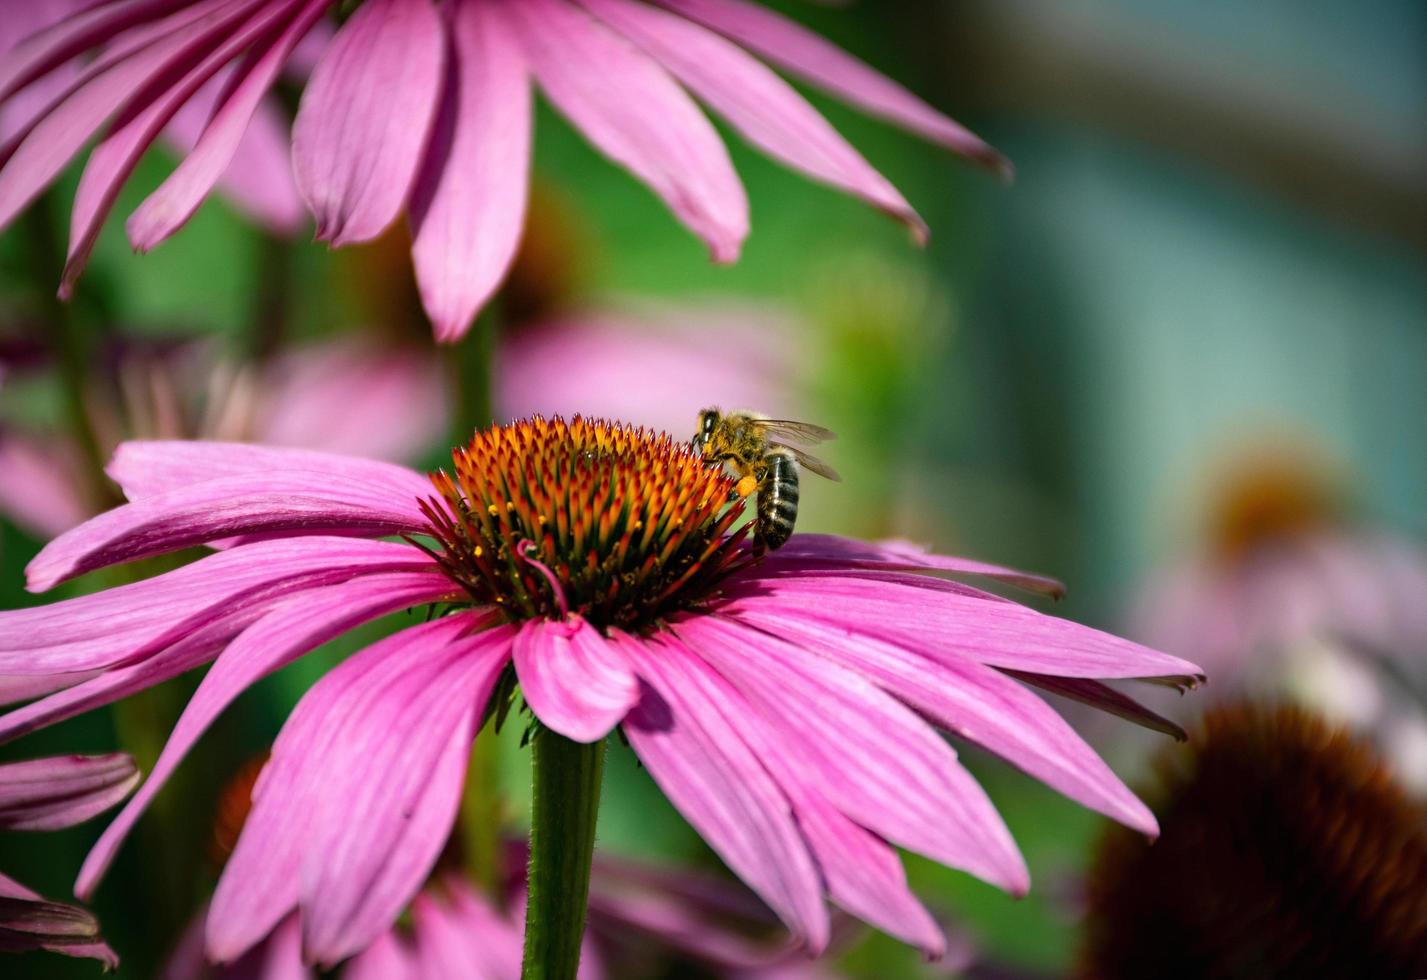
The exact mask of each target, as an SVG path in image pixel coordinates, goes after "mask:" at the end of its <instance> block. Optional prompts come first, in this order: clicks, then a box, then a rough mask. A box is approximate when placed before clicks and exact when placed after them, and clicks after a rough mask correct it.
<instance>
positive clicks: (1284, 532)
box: [1210, 451, 1342, 561]
mask: <svg viewBox="0 0 1427 980" xmlns="http://www.w3.org/2000/svg"><path fill="white" fill-rule="evenodd" d="M1341 510H1342V500H1341V497H1340V494H1339V492H1338V490H1337V488H1336V487H1334V486H1333V485H1332V484H1331V479H1330V478H1329V476H1328V475H1327V474H1325V473H1323V472H1320V470H1319V468H1316V467H1314V466H1313V465H1312V464H1311V463H1310V462H1309V461H1308V460H1304V459H1298V458H1296V457H1292V456H1290V455H1288V454H1287V453H1286V452H1277V453H1275V452H1272V451H1270V452H1268V453H1266V454H1264V455H1262V456H1261V457H1260V458H1259V459H1257V460H1255V461H1254V462H1253V463H1252V464H1251V465H1244V466H1241V467H1240V468H1239V469H1238V471H1237V472H1235V473H1232V474H1231V475H1230V477H1229V478H1228V480H1227V481H1226V482H1225V484H1224V487H1223V490H1222V491H1221V493H1220V495H1219V499H1218V501H1217V502H1216V504H1215V507H1214V511H1213V513H1212V515H1211V522H1212V523H1211V529H1210V533H1211V536H1212V540H1213V542H1214V545H1215V549H1216V551H1217V552H1218V554H1219V555H1220V556H1221V557H1223V558H1225V559H1226V560H1230V561H1232V560H1237V559H1239V558H1242V557H1244V556H1245V555H1247V554H1249V553H1251V552H1253V551H1254V550H1255V549H1257V548H1259V547H1261V546H1264V545H1269V544H1273V543H1275V542H1280V541H1286V540H1290V539H1293V538H1296V537H1298V536H1300V535H1303V534H1307V533H1311V532H1313V531H1317V530H1321V529H1323V528H1326V527H1331V526H1332V525H1333V524H1335V523H1336V522H1337V519H1338V517H1339V515H1340V512H1341Z"/></svg>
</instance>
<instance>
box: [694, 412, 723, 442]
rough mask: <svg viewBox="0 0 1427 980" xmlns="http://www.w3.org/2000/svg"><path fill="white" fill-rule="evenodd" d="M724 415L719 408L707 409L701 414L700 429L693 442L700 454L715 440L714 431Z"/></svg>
mask: <svg viewBox="0 0 1427 980" xmlns="http://www.w3.org/2000/svg"><path fill="white" fill-rule="evenodd" d="M722 415H723V413H722V412H720V411H719V410H718V409H717V408H706V409H704V410H703V411H702V412H700V413H699V428H698V431H697V432H695V433H694V442H693V445H694V448H695V449H697V450H698V451H699V452H703V449H704V447H705V446H707V445H708V444H709V440H710V439H712V438H713V434H714V429H715V428H717V427H718V420H719V419H720V418H721V417H722Z"/></svg>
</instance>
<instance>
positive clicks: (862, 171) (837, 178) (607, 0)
mask: <svg viewBox="0 0 1427 980" xmlns="http://www.w3.org/2000/svg"><path fill="white" fill-rule="evenodd" d="M580 2H581V3H582V4H583V5H584V6H585V7H586V8H588V9H589V10H590V11H591V12H593V13H594V14H595V15H597V16H598V17H599V18H600V19H602V20H603V21H605V23H607V24H609V25H611V26H612V27H614V28H616V29H617V30H618V31H619V32H620V33H622V34H624V35H625V36H626V37H628V38H629V39H630V40H632V41H634V42H635V43H636V44H638V45H639V46H640V47H641V48H643V49H644V50H645V51H646V52H648V53H649V55H651V56H652V57H653V58H654V59H655V60H657V61H658V62H659V63H660V64H661V65H663V66H664V67H665V68H666V69H668V71H669V72H670V74H672V75H673V76H674V77H675V78H677V79H678V80H679V81H681V82H683V83H684V84H685V85H686V86H688V88H689V90H690V91H691V92H693V93H694V94H695V95H696V96H698V97H699V98H700V99H702V100H703V101H704V102H706V103H707V104H708V105H710V106H711V107H712V108H713V110H714V111H715V112H717V113H718V114H719V115H721V116H723V117H724V118H725V119H727V120H728V121H729V122H730V123H732V124H733V126H734V127H735V128H736V129H737V130H738V131H739V132H740V133H742V134H743V135H744V136H745V137H746V138H747V139H748V140H749V141H750V142H752V143H753V144H754V145H756V146H757V147H759V148H760V149H762V150H763V151H764V152H765V153H767V154H769V155H770V156H772V157H774V158H775V159H777V160H780V161H782V162H783V163H785V164H787V165H788V166H790V167H793V168H794V169H797V170H801V171H803V172H804V173H807V174H808V175H810V176H812V177H814V178H816V179H818V180H822V181H824V182H826V183H828V184H831V185H832V186H834V187H836V188H838V189H839V190H842V191H845V192H846V193H849V194H853V195H855V196H857V197H860V198H862V199H863V200H865V201H867V202H868V203H870V204H871V205H873V206H874V207H876V208H879V209H881V210H883V211H886V212H887V213H888V214H890V215H892V216H893V217H895V218H897V219H898V220H900V221H903V222H905V223H906V224H907V226H908V227H910V228H911V229H912V233H913V235H915V236H916V238H917V239H918V240H919V241H925V240H926V236H927V229H926V224H925V223H924V222H923V221H922V220H921V218H919V217H918V216H917V213H916V212H915V211H913V210H912V207H911V205H909V204H908V203H907V202H906V200H905V199H904V198H903V197H902V195H901V194H899V193H898V192H897V189H896V188H895V187H893V186H892V185H891V184H890V183H889V182H888V181H887V179H886V178H885V177H883V176H882V175H881V174H879V173H878V172H877V171H876V170H874V169H873V168H872V166H871V165H870V164H868V162H867V161H866V160H864V159H863V158H862V155H861V154H860V153H858V152H857V151H856V150H855V149H853V148H852V146H851V145H850V144H849V143H848V142H847V141H846V140H844V139H843V138H842V137H841V136H839V135H838V133H837V130H835V129H833V128H832V126H831V125H830V124H829V123H828V121H827V120H826V119H824V118H823V117H822V116H821V115H820V114H819V113H818V111H817V110H816V109H814V108H813V107H812V106H811V105H809V104H808V103H807V101H806V100H805V99H804V98H803V97H802V96H800V95H799V94H798V93H797V92H795V91H794V90H793V88H792V87H791V86H790V85H788V84H787V83H786V82H784V81H783V80H782V79H781V78H779V77H778V76H777V75H776V74H775V73H774V72H773V71H771V70H770V69H768V68H767V67H765V66H764V65H763V64H762V62H760V61H758V60H757V59H755V58H753V57H751V56H749V55H748V54H746V53H745V52H744V51H743V50H742V49H740V48H739V47H738V46H737V45H735V44H732V43H731V42H729V41H726V40H725V39H724V38H722V37H720V36H719V35H718V34H715V33H713V32H712V31H709V30H707V29H705V28H703V27H700V26H698V25H697V24H695V23H694V22H692V21H690V20H686V19H684V18H683V17H679V16H677V15H675V14H671V13H667V12H665V11H662V10H659V9H657V8H655V7H651V6H649V5H648V4H645V3H639V2H634V0H580Z"/></svg>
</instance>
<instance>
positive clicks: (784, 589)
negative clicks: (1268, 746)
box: [729, 575, 1200, 677]
mask: <svg viewBox="0 0 1427 980" xmlns="http://www.w3.org/2000/svg"><path fill="white" fill-rule="evenodd" d="M729 591H730V595H736V596H738V598H737V601H736V603H735V605H734V607H733V608H735V609H741V608H745V607H746V608H753V607H755V606H757V605H759V604H764V606H765V607H766V608H767V609H768V610H769V611H770V612H773V613H776V612H778V611H779V610H783V609H797V610H798V611H799V612H800V613H802V614H804V615H807V616H812V617H815V618H817V619H821V620H823V621H826V622H829V623H832V624H835V625H837V624H840V625H844V626H846V627H847V628H849V629H854V630H856V631H858V632H861V633H865V634H867V635H869V636H876V637H879V638H881V639H885V640H888V641H889V642H892V643H899V644H902V645H905V646H907V647H909V648H911V649H913V650H915V651H916V652H918V653H920V654H921V655H922V656H924V657H927V658H928V659H930V660H935V661H938V662H950V663H954V662H956V661H957V660H958V659H960V660H967V659H969V660H974V661H976V662H979V663H984V664H988V665H989V666H992V667H1001V668H1007V669H1012V670H1025V671H1029V672H1032V673H1038V674H1058V675H1061V676H1064V677H1156V676H1182V675H1195V674H1198V673H1199V672H1200V671H1199V668H1198V667H1196V666H1195V665H1194V664H1191V663H1189V662H1188V661H1185V660H1180V659H1179V658H1178V657H1171V656H1169V655H1168V654H1165V653H1160V652H1159V651H1158V650H1151V649H1150V648H1148V647H1143V646H1140V645H1139V644H1137V643H1131V642H1130V641H1128V640H1122V639H1120V638H1119V637H1117V636H1112V635H1110V634H1109V633H1102V632H1101V631H1099V630H1095V629H1091V628H1090V627H1088V626H1081V625H1080V624H1079V623H1072V622H1070V621H1069V620H1064V619H1058V618H1056V617H1055V616H1047V615H1045V614H1044V613H1039V612H1036V611H1035V610H1034V609H1028V608H1026V607H1025V606H1022V605H1018V604H1017V603H1014V602H1004V601H990V600H988V599H983V598H977V597H975V596H966V595H961V594H958V593H956V592H951V591H941V590H931V589H924V588H919V587H916V586H913V585H908V584H904V583H900V582H894V581H883V580H859V579H856V578H851V577H846V578H844V577H834V576H823V577H812V576H798V575H790V576H787V577H778V578H771V577H770V578H759V579H757V580H756V582H755V583H754V584H753V585H752V586H751V588H750V589H749V590H748V591H750V592H753V591H756V593H757V594H756V595H754V594H745V590H744V589H743V588H742V587H738V588H731V589H730V590H729Z"/></svg>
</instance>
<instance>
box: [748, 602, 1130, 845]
mask: <svg viewBox="0 0 1427 980" xmlns="http://www.w3.org/2000/svg"><path fill="white" fill-rule="evenodd" d="M739 619H740V620H743V621H745V622H748V623H750V624H752V625H755V626H758V627H760V628H762V629H763V630H765V631H767V632H770V633H773V634H774V635H777V636H783V637H786V638H788V639H790V640H797V641H800V643H801V645H802V646H804V647H805V648H806V649H808V650H812V651H814V652H816V653H818V654H820V655H824V656H827V657H829V658H831V659H832V660H834V661H836V662H837V663H840V664H842V665H843V666H845V667H847V668H849V669H851V670H854V671H857V672H858V673H860V674H863V675H865V676H866V677H868V678H869V679H871V680H872V681H873V682H874V683H876V684H877V685H879V686H880V687H882V688H883V689H885V690H886V691H888V692H889V693H891V694H893V695H895V696H896V697H898V698H900V699H901V700H903V701H905V702H906V703H908V704H909V705H911V706H912V707H913V708H915V709H917V711H919V712H920V713H921V714H923V715H924V716H926V717H927V718H930V719H931V720H932V721H934V722H936V723H937V724H938V725H941V726H942V727H944V728H946V729H948V730H950V731H952V732H955V733H956V734H958V735H961V736H962V737H963V738H966V739H969V740H970V741H972V742H975V743H976V744H977V745H980V746H981V747H982V748H984V749H987V750H989V751H991V752H994V753H995V754H997V755H999V756H1001V757H1002V758H1003V759H1005V760H1006V761H1007V762H1010V763H1011V764H1012V765H1015V766H1018V767H1019V768H1021V769H1023V770H1025V771H1026V772H1027V773H1029V774H1030V775H1032V776H1034V777H1035V778H1036V779H1039V780H1040V781H1041V782H1043V783H1045V784H1046V785H1048V786H1050V787H1051V788H1053V789H1056V790H1058V791H1060V792H1062V793H1064V794H1065V795H1066V796H1068V797H1070V798H1071V799H1073V800H1076V801H1078V802H1080V803H1083V804H1085V805H1086V806H1088V807H1090V808H1092V809H1094V810H1098V811H1099V812H1101V813H1104V814H1106V815H1107V816H1110V817H1113V818H1114V819H1116V820H1119V821H1120V822H1121V823H1124V824H1126V825H1128V826H1131V827H1134V828H1135V829H1137V830H1140V831H1142V832H1144V833H1146V834H1148V835H1150V836H1154V835H1155V834H1156V833H1157V832H1158V826H1157V824H1156V823H1155V819H1154V815H1153V814H1151V813H1150V811H1149V809H1148V808H1147V807H1146V806H1145V805H1144V804H1143V803H1141V802H1140V801H1139V800H1138V799H1137V798H1136V797H1135V795H1134V794H1133V793H1131V792H1130V791H1129V789H1128V788H1127V787H1126V786H1125V785H1124V783H1122V782H1121V781H1120V780H1119V779H1118V778H1117V777H1116V776H1115V774H1114V773H1113V772H1111V771H1110V768H1109V766H1107V765H1105V763H1104V761H1103V760H1102V759H1101V758H1100V757H1099V756H1098V755H1096V754H1095V751H1094V750H1093V749H1092V748H1090V746H1089V745H1087V744H1085V741H1084V740H1083V739H1082V738H1081V737H1080V736H1079V735H1077V734H1076V732H1075V730H1074V729H1073V728H1071V727H1070V726H1069V725H1068V724H1066V722H1065V720H1064V719H1063V718H1061V717H1060V715H1058V714H1056V712H1055V711H1054V710H1052V709H1051V708H1050V706H1049V705H1047V704H1046V703H1045V702H1043V701H1042V700H1041V699H1040V698H1038V697H1036V696H1035V695H1034V694H1032V693H1031V692H1029V691H1027V690H1026V689H1025V688H1024V687H1022V686H1021V685H1020V684H1018V683H1016V682H1015V681H1013V680H1011V679H1010V678H1009V677H1007V676H1006V675H1005V674H1002V673H1001V672H1000V671H997V670H994V669H992V668H990V667H984V666H982V665H980V664H977V663H974V662H972V661H970V660H961V661H959V662H958V661H956V660H949V659H947V660H942V661H932V660H928V659H927V658H925V657H922V656H920V655H919V654H917V653H915V652H913V651H911V650H909V649H907V648H905V647H902V646H898V645H897V644H893V643H888V642H885V641H882V640H877V639H874V638H872V637H870V636H868V635H866V634H865V633H859V632H854V631H851V630H849V629H848V628H847V627H846V626H842V625H831V624H829V623H826V622H824V621H821V620H818V619H815V618H813V617H804V616H801V615H799V613H798V610H797V609H796V608H790V609H786V610H785V611H784V612H783V613H780V614H770V612H769V611H768V610H767V609H766V608H765V609H762V610H758V611H755V612H750V613H748V614H746V615H740V616H739Z"/></svg>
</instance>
